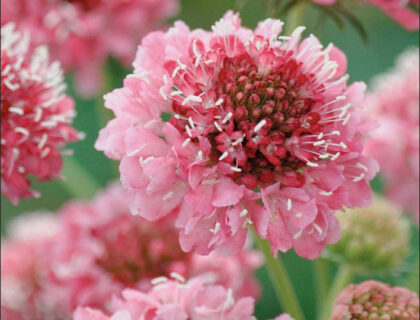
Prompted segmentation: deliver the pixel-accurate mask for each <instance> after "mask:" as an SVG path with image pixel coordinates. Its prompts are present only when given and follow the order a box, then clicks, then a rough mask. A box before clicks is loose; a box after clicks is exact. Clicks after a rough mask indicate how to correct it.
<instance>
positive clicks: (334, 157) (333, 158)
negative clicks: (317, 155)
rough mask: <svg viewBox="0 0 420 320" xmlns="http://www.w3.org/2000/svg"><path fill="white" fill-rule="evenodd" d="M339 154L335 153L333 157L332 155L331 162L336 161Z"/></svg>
mask: <svg viewBox="0 0 420 320" xmlns="http://www.w3.org/2000/svg"><path fill="white" fill-rule="evenodd" d="M340 154H341V153H340V152H337V153H336V154H335V155H333V156H332V157H331V160H333V161H334V160H337V159H338V157H339V156H340Z"/></svg>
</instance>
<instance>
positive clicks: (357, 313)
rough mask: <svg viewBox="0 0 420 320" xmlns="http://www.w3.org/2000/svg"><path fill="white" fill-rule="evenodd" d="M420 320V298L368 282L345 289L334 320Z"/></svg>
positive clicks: (336, 307) (332, 318) (400, 290)
mask: <svg viewBox="0 0 420 320" xmlns="http://www.w3.org/2000/svg"><path fill="white" fill-rule="evenodd" d="M347 319H354V320H359V319H360V320H361V319H390V320H393V319H395V320H396V319H407V320H408V319H410V320H418V319H419V297H418V295H417V294H416V293H414V292H411V291H409V290H407V289H405V288H400V287H394V288H391V286H390V285H387V284H384V283H381V282H377V281H366V282H363V283H361V284H357V285H354V284H352V285H350V286H348V287H347V288H345V289H344V290H343V291H342V292H341V293H340V294H339V295H338V297H337V299H336V301H335V303H334V307H333V310H332V316H331V320H347Z"/></svg>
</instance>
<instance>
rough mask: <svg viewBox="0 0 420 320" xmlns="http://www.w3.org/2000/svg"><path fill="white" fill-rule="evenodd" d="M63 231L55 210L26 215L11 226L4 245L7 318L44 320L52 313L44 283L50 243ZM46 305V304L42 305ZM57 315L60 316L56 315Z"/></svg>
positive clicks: (4, 312) (3, 302) (3, 297)
mask: <svg viewBox="0 0 420 320" xmlns="http://www.w3.org/2000/svg"><path fill="white" fill-rule="evenodd" d="M59 231H60V225H59V223H58V219H57V217H55V216H54V215H52V214H45V213H34V214H31V215H24V216H22V217H20V218H19V219H17V220H15V221H14V222H13V223H12V224H11V225H10V226H9V235H10V236H9V238H8V239H7V240H2V245H1V318H2V319H7V320H44V319H51V318H46V315H47V314H48V315H49V316H52V315H53V314H54V311H53V310H52V309H49V310H47V309H48V308H49V304H48V302H47V301H43V300H42V299H43V297H42V294H41V286H40V283H41V282H42V281H43V278H44V277H45V272H46V271H47V265H48V262H47V261H46V260H45V259H44V253H45V248H46V247H48V246H49V245H50V244H51V243H52V241H54V238H55V237H56V235H57V234H58V232H59ZM40 305H42V306H43V308H38V306H40ZM54 319H59V318H58V317H57V318H54Z"/></svg>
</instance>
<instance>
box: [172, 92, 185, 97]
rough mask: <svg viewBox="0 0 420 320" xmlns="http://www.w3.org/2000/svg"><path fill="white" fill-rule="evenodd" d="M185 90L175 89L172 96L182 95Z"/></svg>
mask: <svg viewBox="0 0 420 320" xmlns="http://www.w3.org/2000/svg"><path fill="white" fill-rule="evenodd" d="M182 94H183V92H182V91H179V90H175V91H172V92H171V97H175V96H182Z"/></svg>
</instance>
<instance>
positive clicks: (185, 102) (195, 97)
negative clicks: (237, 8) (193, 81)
mask: <svg viewBox="0 0 420 320" xmlns="http://www.w3.org/2000/svg"><path fill="white" fill-rule="evenodd" d="M190 101H193V102H198V103H201V102H203V99H201V98H200V97H198V96H194V95H191V96H188V97H186V98H185V99H184V101H182V105H183V106H185V105H186V104H187V103H188V102H190Z"/></svg>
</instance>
